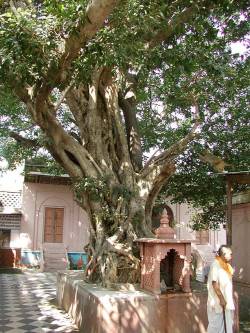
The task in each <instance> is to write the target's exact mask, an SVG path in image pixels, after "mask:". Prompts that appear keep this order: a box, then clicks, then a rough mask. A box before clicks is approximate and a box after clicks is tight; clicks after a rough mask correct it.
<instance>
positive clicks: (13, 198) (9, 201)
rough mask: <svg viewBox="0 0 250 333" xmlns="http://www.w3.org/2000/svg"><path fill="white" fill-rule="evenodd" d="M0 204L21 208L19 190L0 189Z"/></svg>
mask: <svg viewBox="0 0 250 333" xmlns="http://www.w3.org/2000/svg"><path fill="white" fill-rule="evenodd" d="M0 206H1V207H13V208H21V192H7V191H0Z"/></svg>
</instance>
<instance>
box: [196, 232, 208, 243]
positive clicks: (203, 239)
mask: <svg viewBox="0 0 250 333" xmlns="http://www.w3.org/2000/svg"><path fill="white" fill-rule="evenodd" d="M208 243H209V231H208V230H200V231H196V244H200V245H205V244H208Z"/></svg>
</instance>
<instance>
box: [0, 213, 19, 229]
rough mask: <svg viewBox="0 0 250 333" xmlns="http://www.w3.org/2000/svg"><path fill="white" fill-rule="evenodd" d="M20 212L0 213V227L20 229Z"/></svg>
mask: <svg viewBox="0 0 250 333" xmlns="http://www.w3.org/2000/svg"><path fill="white" fill-rule="evenodd" d="M21 216H22V215H21V214H1V215H0V229H11V230H13V229H16V230H19V229H20V224H21Z"/></svg>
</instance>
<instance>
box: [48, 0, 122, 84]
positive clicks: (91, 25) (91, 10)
mask: <svg viewBox="0 0 250 333" xmlns="http://www.w3.org/2000/svg"><path fill="white" fill-rule="evenodd" d="M119 2H120V1H119V0H92V1H90V2H89V4H88V6H87V9H86V12H85V15H84V18H83V19H82V20H79V24H78V26H76V28H75V29H74V31H73V32H72V33H71V34H70V35H69V37H68V38H67V39H65V43H64V52H63V53H62V55H61V57H60V59H59V61H58V66H57V68H56V69H55V66H54V64H52V65H51V66H50V68H49V69H48V73H47V75H46V77H45V78H44V80H43V81H44V82H48V83H47V84H48V85H49V86H50V87H51V88H53V87H55V86H56V85H58V84H62V83H65V82H66V81H67V80H68V79H69V73H68V70H69V68H70V66H71V64H72V62H73V61H74V60H75V59H76V58H77V57H78V55H79V53H80V51H81V49H82V48H84V46H85V45H86V43H87V42H88V41H89V40H90V39H91V38H92V37H93V36H94V35H95V34H96V33H97V31H98V30H99V29H100V27H101V26H102V25H103V23H104V22H105V20H106V18H107V17H108V16H109V15H110V13H111V12H112V11H113V9H114V8H115V7H116V6H117V5H118V4H119Z"/></svg>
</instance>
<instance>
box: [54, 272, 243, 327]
mask: <svg viewBox="0 0 250 333" xmlns="http://www.w3.org/2000/svg"><path fill="white" fill-rule="evenodd" d="M57 301H58V304H59V306H60V307H62V308H63V309H64V310H66V311H67V312H68V313H69V315H70V316H71V317H72V319H73V321H74V322H75V324H76V325H77V326H78V327H79V329H80V332H83V333H86V332H88V333H206V328H207V314H206V302H207V292H206V290H201V291H193V292H192V293H181V292H180V293H168V294H164V295H154V294H152V293H148V292H144V291H142V290H124V291H115V290H108V289H104V288H101V287H100V286H97V285H94V284H86V283H84V282H83V281H82V273H79V271H78V272H73V271H65V272H59V273H58V277H57ZM237 323H238V320H237ZM236 326H238V325H236ZM237 332H239V331H238V329H237V328H235V330H234V333H237Z"/></svg>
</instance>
